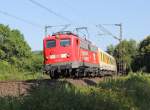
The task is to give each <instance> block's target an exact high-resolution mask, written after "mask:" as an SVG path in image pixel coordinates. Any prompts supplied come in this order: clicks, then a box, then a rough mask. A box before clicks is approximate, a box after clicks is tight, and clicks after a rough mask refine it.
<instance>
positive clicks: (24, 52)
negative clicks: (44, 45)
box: [0, 24, 43, 73]
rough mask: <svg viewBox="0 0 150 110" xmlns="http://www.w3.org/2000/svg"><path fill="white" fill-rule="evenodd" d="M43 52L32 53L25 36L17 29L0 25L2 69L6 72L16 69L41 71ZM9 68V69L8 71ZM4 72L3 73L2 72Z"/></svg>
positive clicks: (0, 65)
mask: <svg viewBox="0 0 150 110" xmlns="http://www.w3.org/2000/svg"><path fill="white" fill-rule="evenodd" d="M42 62H43V57H42V52H38V53H35V52H32V51H31V48H30V46H29V45H28V43H27V42H26V41H25V39H24V36H23V34H22V33H21V32H20V31H19V30H17V29H10V28H9V26H5V25H3V24H0V68H1V70H2V68H3V69H5V70H4V71H7V69H9V68H10V67H11V68H16V70H18V71H22V72H24V71H30V72H32V73H34V72H39V71H41V68H42V64H43V63H42ZM6 68H7V69H6ZM0 72H3V71H0Z"/></svg>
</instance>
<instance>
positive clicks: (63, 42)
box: [60, 39, 71, 47]
mask: <svg viewBox="0 0 150 110" xmlns="http://www.w3.org/2000/svg"><path fill="white" fill-rule="evenodd" d="M70 44H71V42H70V39H61V40H60V45H61V46H63V47H66V46H70Z"/></svg>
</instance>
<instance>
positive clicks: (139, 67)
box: [107, 36, 150, 73]
mask: <svg viewBox="0 0 150 110" xmlns="http://www.w3.org/2000/svg"><path fill="white" fill-rule="evenodd" d="M107 52H108V53H110V54H111V55H113V56H114V57H115V58H116V60H117V63H118V64H119V62H121V61H122V62H123V70H124V71H126V73H128V72H130V71H133V72H137V71H143V72H148V73H150V36H147V37H146V38H145V39H144V40H142V41H141V42H139V43H138V42H136V41H135V40H133V39H131V40H123V41H122V42H121V43H119V44H118V45H115V46H114V45H110V46H108V47H107ZM121 56H122V57H121Z"/></svg>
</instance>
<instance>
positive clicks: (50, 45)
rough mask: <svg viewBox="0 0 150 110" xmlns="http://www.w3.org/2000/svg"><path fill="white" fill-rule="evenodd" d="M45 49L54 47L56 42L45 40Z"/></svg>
mask: <svg viewBox="0 0 150 110" xmlns="http://www.w3.org/2000/svg"><path fill="white" fill-rule="evenodd" d="M46 47H47V48H52V47H56V41H55V40H47V42H46Z"/></svg>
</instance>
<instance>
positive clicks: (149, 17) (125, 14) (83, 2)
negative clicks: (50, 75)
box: [0, 0, 150, 51]
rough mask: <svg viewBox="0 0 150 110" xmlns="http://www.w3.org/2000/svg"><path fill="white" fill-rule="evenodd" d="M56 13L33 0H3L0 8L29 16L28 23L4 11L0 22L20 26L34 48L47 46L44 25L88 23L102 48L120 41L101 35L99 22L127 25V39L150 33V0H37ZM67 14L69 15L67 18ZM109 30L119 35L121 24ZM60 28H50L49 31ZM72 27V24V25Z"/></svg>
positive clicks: (14, 26)
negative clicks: (98, 26)
mask: <svg viewBox="0 0 150 110" xmlns="http://www.w3.org/2000/svg"><path fill="white" fill-rule="evenodd" d="M35 1H37V2H39V3H40V4H42V5H44V6H45V7H47V8H49V9H50V10H52V11H53V12H55V13H57V14H58V15H59V16H56V15H55V14H53V13H50V12H48V11H47V10H45V9H43V8H41V7H39V6H37V5H35V4H33V3H32V2H31V1H30V0H0V11H4V12H7V13H9V14H11V15H14V16H17V17H19V18H22V19H25V20H27V21H30V22H32V23H34V24H37V25H31V23H30V24H29V23H25V22H23V21H20V20H17V19H15V18H12V17H10V16H7V15H3V14H2V13H0V24H5V25H9V26H10V28H12V29H19V30H20V31H21V33H22V34H23V35H24V38H25V40H26V41H27V42H28V44H29V45H30V47H31V48H32V50H33V51H35V50H42V49H43V46H42V45H43V44H42V43H43V41H42V40H43V38H44V26H45V25H50V26H53V25H63V24H72V27H74V26H75V27H83V26H85V27H88V31H89V34H90V37H89V39H90V40H91V41H92V42H93V43H94V44H96V45H97V46H98V47H100V48H102V49H104V50H105V49H106V47H107V46H108V45H110V44H114V45H116V44H117V43H118V41H117V40H116V39H114V38H113V37H112V36H109V35H105V36H99V35H98V33H100V34H103V33H102V32H100V29H99V28H97V27H96V25H98V24H118V23H122V25H123V39H135V40H136V41H138V42H139V41H140V40H142V39H144V38H145V37H146V36H148V35H150V30H149V29H150V0H35ZM60 16H61V17H60ZM64 18H66V19H67V20H66V19H64ZM104 27H105V28H106V29H107V30H109V31H110V32H112V33H113V34H114V35H115V36H119V27H117V26H114V25H105V26H104ZM57 29H58V30H59V28H56V29H53V30H48V31H49V33H51V32H53V31H57ZM68 29H69V28H68Z"/></svg>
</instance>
